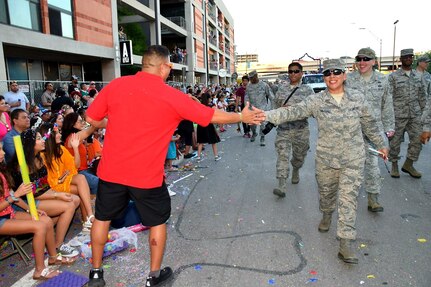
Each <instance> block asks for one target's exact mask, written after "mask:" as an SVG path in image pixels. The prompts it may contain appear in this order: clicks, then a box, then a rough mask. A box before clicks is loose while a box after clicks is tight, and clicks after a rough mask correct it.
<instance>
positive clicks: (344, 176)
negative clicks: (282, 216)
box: [265, 89, 384, 239]
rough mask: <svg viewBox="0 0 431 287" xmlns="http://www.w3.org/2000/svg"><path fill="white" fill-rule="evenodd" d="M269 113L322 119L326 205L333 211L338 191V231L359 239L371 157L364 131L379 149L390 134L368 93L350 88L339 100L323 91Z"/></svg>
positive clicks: (320, 165)
mask: <svg viewBox="0 0 431 287" xmlns="http://www.w3.org/2000/svg"><path fill="white" fill-rule="evenodd" d="M265 114H266V120H267V121H269V122H272V123H274V124H277V125H278V124H281V123H283V122H288V121H295V120H300V119H305V118H308V117H314V118H315V119H316V120H317V124H318V130H319V138H318V144H317V149H316V179H317V184H318V189H319V194H320V210H321V211H322V212H324V213H327V214H328V213H329V214H330V213H332V212H333V211H334V210H335V207H336V203H337V192H338V224H337V235H338V236H339V237H340V238H342V239H355V238H356V229H355V221H356V208H357V196H358V192H359V187H360V186H361V184H362V179H363V168H364V161H365V144H364V139H363V136H362V134H363V132H364V133H365V135H366V136H367V137H368V138H369V139H370V140H371V141H372V142H373V143H374V144H375V146H376V148H377V149H382V148H384V139H383V137H382V136H381V132H380V131H379V128H378V126H377V122H376V119H375V118H374V116H373V115H372V114H371V111H370V109H369V107H368V104H367V102H366V100H365V98H364V96H363V94H361V93H359V92H358V91H355V90H350V89H345V91H344V96H343V97H342V99H341V102H340V104H338V103H337V102H336V101H335V99H334V98H333V97H332V96H331V95H330V94H329V91H322V92H320V93H318V94H314V95H311V96H309V97H308V98H307V99H305V100H304V101H302V102H300V103H298V104H296V105H294V106H291V107H288V108H279V109H276V110H272V111H268V112H265Z"/></svg>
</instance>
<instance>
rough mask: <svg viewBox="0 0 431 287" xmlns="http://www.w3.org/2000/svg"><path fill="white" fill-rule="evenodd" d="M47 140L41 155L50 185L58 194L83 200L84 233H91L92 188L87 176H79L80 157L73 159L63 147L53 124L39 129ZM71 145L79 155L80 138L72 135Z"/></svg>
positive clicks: (59, 134)
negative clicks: (66, 194)
mask: <svg viewBox="0 0 431 287" xmlns="http://www.w3.org/2000/svg"><path fill="white" fill-rule="evenodd" d="M39 131H40V133H41V134H43V135H44V138H45V151H44V152H43V153H42V154H41V155H42V159H43V161H44V163H45V165H46V167H47V170H48V183H49V185H50V186H51V188H53V189H54V190H56V191H58V192H65V193H72V194H75V195H78V196H79V198H80V199H81V214H82V218H83V220H84V224H83V231H85V232H89V231H90V229H91V226H92V221H93V220H94V215H93V211H92V209H91V200H90V187H89V186H88V183H87V180H86V179H85V176H83V175H82V174H78V167H79V166H80V157H79V156H77V157H73V156H72V155H71V154H70V152H69V151H68V150H67V149H66V148H65V147H64V146H63V145H61V133H60V131H59V130H58V127H57V126H55V125H53V124H44V125H42V126H41V127H40V129H39ZM70 143H71V145H72V148H73V149H74V151H75V154H77V153H78V145H79V138H78V135H77V134H72V137H71V140H70Z"/></svg>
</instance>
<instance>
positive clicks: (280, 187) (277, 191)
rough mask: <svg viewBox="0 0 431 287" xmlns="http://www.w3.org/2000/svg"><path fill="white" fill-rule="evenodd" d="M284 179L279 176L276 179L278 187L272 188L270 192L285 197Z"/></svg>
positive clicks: (285, 185)
mask: <svg viewBox="0 0 431 287" xmlns="http://www.w3.org/2000/svg"><path fill="white" fill-rule="evenodd" d="M286 187H287V184H286V179H285V178H283V177H280V178H279V179H278V187H276V188H274V190H273V191H272V193H274V194H275V195H277V196H279V197H285V196H286V192H285V190H286Z"/></svg>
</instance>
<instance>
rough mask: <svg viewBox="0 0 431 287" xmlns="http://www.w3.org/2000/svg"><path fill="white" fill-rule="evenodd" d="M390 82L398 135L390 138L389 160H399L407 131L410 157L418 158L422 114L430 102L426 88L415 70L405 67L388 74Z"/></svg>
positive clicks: (414, 159) (420, 147) (413, 159)
mask: <svg viewBox="0 0 431 287" xmlns="http://www.w3.org/2000/svg"><path fill="white" fill-rule="evenodd" d="M388 81H389V93H391V94H392V98H393V102H394V113H395V134H394V136H393V137H392V138H391V139H390V140H389V144H390V152H389V160H390V161H392V162H396V161H398V160H399V159H400V157H399V153H400V145H401V142H402V141H403V139H404V132H407V133H408V135H409V140H410V143H409V146H408V149H407V158H408V159H411V160H412V161H417V160H418V159H419V154H420V151H421V149H422V145H421V142H420V135H421V132H422V122H421V116H422V113H423V111H424V109H425V106H426V101H427V94H426V87H425V85H424V82H423V81H422V79H421V77H420V76H419V75H418V73H417V72H416V71H415V70H411V71H410V75H409V74H408V73H406V71H404V70H403V69H398V70H397V71H395V72H393V73H392V74H390V75H389V77H388Z"/></svg>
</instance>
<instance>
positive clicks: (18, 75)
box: [6, 58, 28, 80]
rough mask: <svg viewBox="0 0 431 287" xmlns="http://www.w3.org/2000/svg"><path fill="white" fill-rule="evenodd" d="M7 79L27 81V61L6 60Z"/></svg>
mask: <svg viewBox="0 0 431 287" xmlns="http://www.w3.org/2000/svg"><path fill="white" fill-rule="evenodd" d="M6 63H7V68H8V71H9V79H14V80H28V73H27V60H26V59H22V58H7V59H6Z"/></svg>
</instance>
